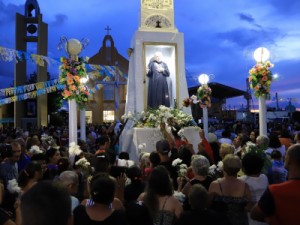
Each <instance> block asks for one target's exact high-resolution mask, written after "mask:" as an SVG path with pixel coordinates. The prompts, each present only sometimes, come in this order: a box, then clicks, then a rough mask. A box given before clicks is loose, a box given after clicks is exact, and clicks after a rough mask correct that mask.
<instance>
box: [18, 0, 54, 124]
mask: <svg viewBox="0 0 300 225" xmlns="http://www.w3.org/2000/svg"><path fill="white" fill-rule="evenodd" d="M31 42H33V43H34V42H35V43H37V53H36V54H38V55H44V56H47V54H48V24H46V23H44V22H43V17H42V14H41V12H40V7H39V4H38V2H37V0H27V1H26V3H25V15H21V14H19V13H17V14H16V34H15V49H16V50H19V51H24V52H26V51H27V44H28V43H31ZM26 64H27V62H26V60H22V61H21V62H17V63H16V64H15V73H14V86H15V87H16V86H22V85H25V84H26V68H27V65H26ZM36 72H37V82H44V81H46V80H47V65H46V63H45V65H44V66H39V65H37V69H36ZM26 108H27V106H26V102H25V101H19V102H18V101H17V102H15V103H14V126H15V127H25V126H27V124H26V120H25V117H26V116H27V115H26ZM36 110H37V111H36V117H37V121H36V125H37V126H38V127H40V126H47V125H48V108H47V95H42V96H38V97H37V103H36Z"/></svg>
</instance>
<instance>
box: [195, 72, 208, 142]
mask: <svg viewBox="0 0 300 225" xmlns="http://www.w3.org/2000/svg"><path fill="white" fill-rule="evenodd" d="M198 81H199V83H200V84H201V85H207V83H208V82H209V76H208V75H207V74H200V75H199V77H198ZM203 130H204V135H205V137H206V138H208V111H207V106H206V105H204V107H203Z"/></svg>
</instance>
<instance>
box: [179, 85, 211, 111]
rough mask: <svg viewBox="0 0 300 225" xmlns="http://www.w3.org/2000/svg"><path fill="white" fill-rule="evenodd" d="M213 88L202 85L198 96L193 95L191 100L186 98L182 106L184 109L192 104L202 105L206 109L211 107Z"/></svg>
mask: <svg viewBox="0 0 300 225" xmlns="http://www.w3.org/2000/svg"><path fill="white" fill-rule="evenodd" d="M211 93H212V91H211V88H210V87H208V85H207V84H203V85H201V86H200V87H199V88H198V90H197V96H196V95H192V96H191V97H190V98H185V99H184V100H183V102H182V106H183V107H189V106H190V105H191V103H194V104H197V103H199V104H200V107H201V108H204V107H208V108H209V107H211V100H210V96H211Z"/></svg>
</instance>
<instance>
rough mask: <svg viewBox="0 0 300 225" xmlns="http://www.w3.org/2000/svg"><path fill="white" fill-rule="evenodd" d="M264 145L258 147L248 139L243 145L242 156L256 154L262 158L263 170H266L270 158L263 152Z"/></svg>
mask: <svg viewBox="0 0 300 225" xmlns="http://www.w3.org/2000/svg"><path fill="white" fill-rule="evenodd" d="M265 150H266V149H265V148H264V147H258V146H257V145H256V144H254V143H252V142H251V141H248V142H247V143H246V145H245V147H244V151H243V154H242V157H243V156H244V155H245V154H256V155H258V156H259V157H260V158H262V159H263V160H264V167H263V171H265V172H267V171H268V170H269V168H270V167H271V166H272V162H271V158H270V157H269V156H268V155H267V154H266V153H265Z"/></svg>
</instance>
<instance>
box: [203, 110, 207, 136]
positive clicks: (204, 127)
mask: <svg viewBox="0 0 300 225" xmlns="http://www.w3.org/2000/svg"><path fill="white" fill-rule="evenodd" d="M203 130H204V135H205V138H206V139H207V138H208V112H207V107H206V106H205V107H204V108H203Z"/></svg>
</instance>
